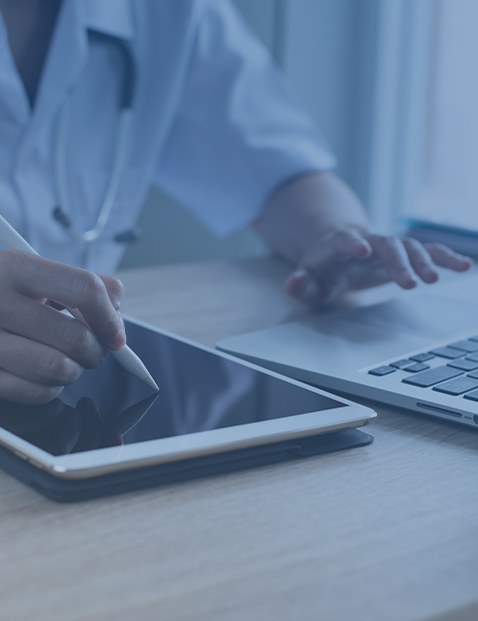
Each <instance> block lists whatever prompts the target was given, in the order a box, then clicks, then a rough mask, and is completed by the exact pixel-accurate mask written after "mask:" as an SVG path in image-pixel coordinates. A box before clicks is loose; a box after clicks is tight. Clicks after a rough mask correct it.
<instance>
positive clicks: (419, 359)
mask: <svg viewBox="0 0 478 621" xmlns="http://www.w3.org/2000/svg"><path fill="white" fill-rule="evenodd" d="M434 357H435V356H434V355H433V354H430V353H426V354H415V356H410V360H415V362H427V360H432V359H433V358H434Z"/></svg>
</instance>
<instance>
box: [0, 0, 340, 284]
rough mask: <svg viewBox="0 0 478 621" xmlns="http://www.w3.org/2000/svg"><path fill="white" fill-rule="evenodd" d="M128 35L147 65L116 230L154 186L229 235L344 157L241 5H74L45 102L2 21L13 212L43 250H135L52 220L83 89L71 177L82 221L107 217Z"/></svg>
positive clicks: (72, 254) (4, 167)
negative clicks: (99, 37) (61, 145)
mask: <svg viewBox="0 0 478 621" xmlns="http://www.w3.org/2000/svg"><path fill="white" fill-rule="evenodd" d="M87 29H91V30H96V31H99V32H103V33H108V34H111V35H114V36H116V37H120V38H123V39H125V40H126V41H128V42H129V44H130V45H131V48H132V50H133V54H134V57H135V59H136V66H137V71H138V82H137V89H136V98H135V104H134V111H133V119H132V130H131V135H130V140H129V143H128V147H127V157H126V165H125V168H124V171H123V174H122V178H121V183H120V187H119V190H118V194H117V197H116V200H115V204H114V207H113V210H112V213H111V216H110V218H109V220H108V222H107V225H106V227H105V229H104V232H103V234H102V237H104V238H111V236H112V235H115V234H118V233H121V232H123V231H125V230H127V229H129V228H130V227H131V226H132V225H133V224H134V223H135V221H136V219H137V216H138V213H139V209H140V207H141V205H142V203H143V201H144V198H145V196H146V194H147V192H148V189H149V187H150V186H151V184H157V185H159V186H160V187H162V188H163V189H164V190H166V192H168V193H169V194H171V195H172V196H173V197H174V198H176V199H177V200H179V201H180V202H182V203H183V204H185V205H186V206H187V207H188V208H189V209H190V210H191V211H192V212H193V213H194V214H196V215H197V216H198V217H199V218H200V219H201V220H202V221H203V222H204V223H205V224H206V225H207V226H208V227H209V228H210V229H211V230H212V231H213V232H215V233H216V234H217V235H220V236H223V235H227V234H228V233H230V232H232V231H233V230H234V229H237V228H239V227H241V226H244V225H246V224H248V223H250V222H251V221H253V220H254V219H255V218H256V217H257V216H258V215H259V214H260V210H261V208H262V207H263V205H264V203H265V201H266V200H267V197H268V196H269V195H270V193H271V192H272V191H273V190H274V189H275V188H276V187H278V186H279V185H280V184H281V183H283V182H285V181H286V180H287V179H288V178H292V177H294V176H296V175H298V174H301V173H305V172H308V171H312V170H324V169H328V168H330V167H332V166H333V165H334V163H335V160H334V157H333V155H332V154H331V153H330V150H329V149H328V147H327V145H326V144H325V142H324V140H323V138H322V137H321V135H320V134H319V133H318V132H317V131H316V130H315V128H314V127H313V125H312V123H311V121H310V120H309V119H308V117H307V116H306V115H305V114H304V113H303V112H302V111H301V109H300V107H299V106H298V105H297V103H296V101H295V100H294V98H293V97H292V96H291V94H290V93H289V91H288V89H287V87H286V86H285V85H284V82H283V80H282V78H281V76H280V74H279V73H278V71H277V70H276V69H275V67H274V65H273V63H272V61H271V59H270V57H269V55H268V53H267V52H266V51H265V50H264V49H263V47H262V46H261V45H260V44H259V43H258V42H257V41H256V40H255V39H254V38H253V36H252V35H251V33H250V32H249V30H248V28H247V27H246V26H245V25H244V23H243V22H242V20H241V19H240V18H239V17H238V15H237V13H236V12H235V10H234V9H233V7H232V6H231V4H230V3H229V2H228V0H64V3H63V7H62V9H61V12H60V15H59V17H58V21H57V24H56V28H55V32H54V35H53V39H52V43H51V47H50V50H49V53H48V56H47V60H46V64H45V67H44V71H43V75H42V79H41V83H40V86H39V90H38V93H37V99H36V102H35V107H34V110H33V111H31V109H30V106H29V102H28V99H27V96H26V93H25V90H24V88H23V85H22V83H21V79H20V77H19V75H18V72H17V70H16V67H15V65H14V61H13V59H12V56H11V53H10V49H9V46H8V40H7V33H6V29H5V25H4V23H3V21H2V20H1V17H0V58H1V60H0V136H1V139H0V213H1V214H2V215H4V216H5V217H6V218H7V219H8V220H9V221H10V222H11V224H12V225H13V226H15V227H16V228H17V229H18V230H19V231H20V232H21V233H22V234H23V235H24V236H25V237H26V238H27V239H28V240H29V241H30V243H31V244H32V245H33V246H34V247H35V248H36V249H37V250H38V251H39V252H40V254H42V255H43V256H46V257H49V258H52V259H55V260H58V261H63V262H65V263H70V264H75V265H79V266H82V267H85V268H87V269H92V270H94V271H97V272H100V273H108V272H112V271H113V270H114V269H115V268H116V266H117V264H118V262H119V260H120V258H121V254H122V252H123V247H122V246H120V245H119V244H117V243H114V242H112V241H108V242H105V243H102V244H96V245H94V246H89V247H85V245H82V244H78V243H76V242H74V241H73V240H72V237H71V234H70V233H68V232H67V231H65V230H64V229H63V228H62V227H61V226H60V225H59V224H58V222H56V221H55V220H54V219H53V218H52V212H53V210H54V208H55V207H56V206H57V205H58V191H57V183H56V180H55V173H54V171H55V166H54V161H55V151H56V135H57V130H58V118H59V112H60V110H61V107H62V104H63V102H64V100H65V97H66V94H67V93H68V92H69V91H70V90H71V89H73V91H72V92H73V94H72V96H71V104H70V115H69V121H68V126H67V133H66V145H67V157H66V168H67V181H68V188H69V194H70V200H71V206H72V215H73V219H74V221H75V224H76V226H77V227H79V229H80V230H86V229H88V228H91V227H93V226H94V225H95V223H96V219H97V217H98V213H99V210H100V208H101V205H102V203H103V199H104V195H105V192H106V188H107V185H108V181H109V178H110V175H111V164H112V160H113V156H114V152H115V144H116V138H117V131H118V120H119V108H118V101H119V89H120V85H121V81H122V77H123V75H124V64H122V63H121V62H120V56H119V54H118V51H117V49H116V47H115V46H114V45H111V44H108V43H98V42H96V41H95V42H92V41H89V38H88V35H87Z"/></svg>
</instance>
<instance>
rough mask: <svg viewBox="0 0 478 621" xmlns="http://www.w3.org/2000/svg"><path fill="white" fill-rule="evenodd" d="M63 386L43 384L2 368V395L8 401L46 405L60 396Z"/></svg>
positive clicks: (0, 376) (0, 380)
mask: <svg viewBox="0 0 478 621" xmlns="http://www.w3.org/2000/svg"><path fill="white" fill-rule="evenodd" d="M62 390H63V386H42V385H41V384H35V383H34V382H30V381H29V380H26V379H23V378H22V377H18V376H17V375H13V373H10V372H9V371H4V370H2V369H0V395H2V399H5V400H6V401H13V402H14V403H23V404H25V405H45V404H46V403H48V402H50V401H53V399H56V397H59V396H60V394H61V391H62Z"/></svg>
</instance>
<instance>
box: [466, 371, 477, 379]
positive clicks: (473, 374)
mask: <svg viewBox="0 0 478 621" xmlns="http://www.w3.org/2000/svg"><path fill="white" fill-rule="evenodd" d="M468 377H472V378H473V379H478V371H475V372H474V373H469V374H468Z"/></svg>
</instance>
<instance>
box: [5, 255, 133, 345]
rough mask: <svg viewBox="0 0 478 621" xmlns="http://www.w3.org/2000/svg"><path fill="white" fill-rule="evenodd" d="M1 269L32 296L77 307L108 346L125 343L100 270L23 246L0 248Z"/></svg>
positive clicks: (15, 286) (9, 280)
mask: <svg viewBox="0 0 478 621" xmlns="http://www.w3.org/2000/svg"><path fill="white" fill-rule="evenodd" d="M0 272H1V274H2V276H3V277H4V278H5V279H6V280H7V282H8V283H9V284H10V285H11V286H12V287H13V288H14V289H15V290H17V291H19V292H21V293H23V294H25V295H27V296H29V297H32V298H36V299H41V301H44V299H45V298H48V299H50V300H52V301H54V302H56V303H57V304H62V305H63V306H65V307H67V308H73V309H76V308H77V309H78V310H79V311H80V312H81V314H82V315H83V317H84V318H85V320H86V322H87V323H88V325H89V326H90V328H91V329H92V331H93V332H94V333H95V335H96V336H97V338H98V339H99V340H100V341H101V342H102V343H103V344H104V345H105V346H106V347H108V348H110V349H121V347H123V345H124V344H125V342H126V336H125V333H124V328H123V325H122V322H121V320H120V317H119V315H118V312H117V310H116V309H115V307H114V306H113V304H112V302H111V300H110V297H109V295H108V292H107V290H106V287H105V284H104V282H103V280H102V279H101V278H100V277H99V276H97V275H96V274H93V273H92V272H88V271H86V270H82V269H80V268H76V267H72V266H69V265H64V264H62V263H57V262H56V261H50V260H48V259H44V258H42V257H38V256H36V255H34V254H32V253H30V252H23V251H19V250H3V251H2V252H0Z"/></svg>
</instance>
